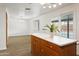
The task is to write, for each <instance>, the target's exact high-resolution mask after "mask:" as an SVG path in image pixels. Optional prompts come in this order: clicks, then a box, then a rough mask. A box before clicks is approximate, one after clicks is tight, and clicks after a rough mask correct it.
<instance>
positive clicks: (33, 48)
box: [31, 36, 36, 55]
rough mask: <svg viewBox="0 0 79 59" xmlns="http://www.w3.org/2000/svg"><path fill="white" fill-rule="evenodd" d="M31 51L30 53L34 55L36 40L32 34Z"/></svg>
mask: <svg viewBox="0 0 79 59" xmlns="http://www.w3.org/2000/svg"><path fill="white" fill-rule="evenodd" d="M31 52H32V55H36V41H35V38H34V36H32V37H31Z"/></svg>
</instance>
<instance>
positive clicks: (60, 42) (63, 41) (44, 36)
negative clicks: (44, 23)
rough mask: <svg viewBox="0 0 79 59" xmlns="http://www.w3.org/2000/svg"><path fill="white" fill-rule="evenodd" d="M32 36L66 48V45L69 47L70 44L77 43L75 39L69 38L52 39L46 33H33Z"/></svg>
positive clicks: (58, 37)
mask: <svg viewBox="0 0 79 59" xmlns="http://www.w3.org/2000/svg"><path fill="white" fill-rule="evenodd" d="M32 35H34V36H36V37H39V38H41V39H44V40H47V41H49V42H51V43H54V44H56V45H59V46H65V45H68V44H71V43H74V42H76V41H77V40H75V39H68V38H64V37H60V36H54V37H53V38H50V35H48V34H46V33H33V34H32Z"/></svg>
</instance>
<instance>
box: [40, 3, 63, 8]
mask: <svg viewBox="0 0 79 59" xmlns="http://www.w3.org/2000/svg"><path fill="white" fill-rule="evenodd" d="M41 5H42V6H43V8H47V7H48V8H52V7H53V8H55V7H57V6H58V5H62V3H41Z"/></svg>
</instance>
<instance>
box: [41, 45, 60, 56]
mask: <svg viewBox="0 0 79 59" xmlns="http://www.w3.org/2000/svg"><path fill="white" fill-rule="evenodd" d="M40 52H41V54H40V55H42V56H59V55H60V54H59V53H58V52H56V51H54V50H52V49H50V48H48V47H45V46H42V47H41V51H40Z"/></svg>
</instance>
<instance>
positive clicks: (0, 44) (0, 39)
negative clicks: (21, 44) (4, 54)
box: [0, 5, 6, 50]
mask: <svg viewBox="0 0 79 59" xmlns="http://www.w3.org/2000/svg"><path fill="white" fill-rule="evenodd" d="M5 10H6V9H5V7H4V6H2V5H0V50H3V49H6V14H5Z"/></svg>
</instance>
